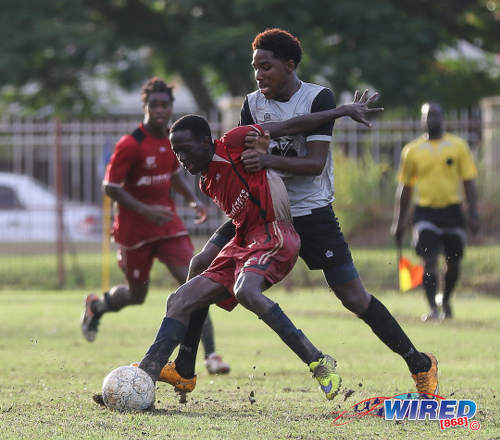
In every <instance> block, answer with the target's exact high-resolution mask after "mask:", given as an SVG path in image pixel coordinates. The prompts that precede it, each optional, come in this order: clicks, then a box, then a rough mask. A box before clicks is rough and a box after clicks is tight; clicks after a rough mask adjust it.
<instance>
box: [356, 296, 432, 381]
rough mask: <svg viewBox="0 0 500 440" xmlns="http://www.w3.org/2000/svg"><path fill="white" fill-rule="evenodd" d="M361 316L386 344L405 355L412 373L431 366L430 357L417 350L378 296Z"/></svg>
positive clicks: (372, 299) (373, 298) (425, 369)
mask: <svg viewBox="0 0 500 440" xmlns="http://www.w3.org/2000/svg"><path fill="white" fill-rule="evenodd" d="M360 318H361V319H362V320H363V321H365V322H366V323H367V324H368V325H369V326H370V328H371V329H372V331H373V333H375V334H376V335H377V336H378V338H379V339H380V340H381V341H382V342H383V343H384V344H385V345H387V346H388V347H389V348H390V349H391V350H392V351H393V352H395V353H397V354H399V355H401V356H402V357H403V359H404V360H405V362H406V363H407V365H408V368H409V369H410V371H411V373H412V374H416V373H419V372H421V371H427V370H428V369H429V368H430V366H431V364H430V360H429V358H428V357H427V356H426V355H425V354H424V353H421V352H419V351H417V349H416V348H415V347H414V346H413V344H412V343H411V341H410V339H409V338H408V336H406V333H405V332H404V331H403V329H402V328H401V327H400V325H399V324H398V322H397V321H396V320H395V319H394V317H393V316H392V315H391V314H390V312H389V310H387V308H386V307H385V306H384V305H383V304H382V303H381V302H380V301H379V300H378V299H377V298H375V297H374V296H372V298H371V300H370V304H369V305H368V310H367V311H366V312H365V314H364V315H363V316H360Z"/></svg>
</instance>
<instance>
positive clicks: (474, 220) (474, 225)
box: [467, 213, 479, 235]
mask: <svg viewBox="0 0 500 440" xmlns="http://www.w3.org/2000/svg"><path fill="white" fill-rule="evenodd" d="M467 227H468V228H469V230H470V231H471V233H472V235H477V233H478V232H479V215H478V214H477V213H476V214H473V215H472V214H469V215H468V217H467Z"/></svg>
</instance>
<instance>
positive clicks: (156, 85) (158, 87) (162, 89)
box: [141, 76, 174, 106]
mask: <svg viewBox="0 0 500 440" xmlns="http://www.w3.org/2000/svg"><path fill="white" fill-rule="evenodd" d="M151 93H166V94H167V95H168V96H169V97H170V101H171V102H174V93H173V87H170V86H168V85H167V83H166V82H165V81H163V80H162V79H160V78H158V77H157V76H155V77H153V78H151V79H150V80H148V82H146V84H144V85H143V86H142V89H141V101H142V105H143V106H146V103H147V102H148V99H149V95H151Z"/></svg>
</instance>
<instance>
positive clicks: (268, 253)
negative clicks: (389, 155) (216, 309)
mask: <svg viewBox="0 0 500 440" xmlns="http://www.w3.org/2000/svg"><path fill="white" fill-rule="evenodd" d="M375 97H376V96H374V97H370V98H368V95H367V93H365V94H363V95H362V97H361V98H360V100H359V102H356V101H357V99H355V103H353V104H351V105H348V106H340V107H338V108H336V109H332V110H328V111H325V112H318V113H314V114H310V115H306V116H301V117H297V118H293V119H291V120H288V121H284V122H272V123H264V124H261V125H253V126H244V127H238V128H236V129H233V130H231V131H229V132H228V133H226V134H225V135H224V136H223V137H222V138H221V139H219V140H216V141H215V142H212V137H211V131H210V128H209V126H208V123H207V122H206V120H205V119H203V118H202V117H200V116H195V115H188V116H185V117H183V118H181V119H179V120H178V121H176V122H175V123H174V124H173V125H172V128H171V132H170V140H171V143H172V148H173V151H174V152H175V154H176V156H177V158H178V159H179V161H180V162H181V163H182V166H183V167H184V168H186V169H187V170H188V171H189V172H190V173H191V174H198V173H201V180H200V187H201V189H202V190H203V191H204V192H205V193H206V194H208V195H209V196H210V197H211V198H212V199H213V200H214V202H215V203H216V204H217V205H218V206H219V207H220V208H221V209H223V210H224V212H225V213H226V214H227V215H228V216H229V217H230V218H231V219H232V221H233V223H234V225H235V227H236V235H235V236H234V238H233V239H232V240H231V241H230V242H229V243H228V244H227V245H226V246H225V247H224V248H223V249H222V250H221V252H220V253H219V254H218V256H217V257H216V258H215V260H214V261H213V262H212V264H211V265H210V266H209V268H208V269H207V270H206V271H205V272H203V273H202V274H201V275H199V276H196V277H194V278H193V279H191V280H189V281H188V282H187V283H186V284H184V285H183V286H181V287H180V288H179V289H178V290H177V291H176V292H175V293H174V294H172V295H170V296H169V298H168V301H167V313H166V316H165V318H164V319H163V322H162V324H161V327H160V329H159V331H158V334H157V336H156V339H155V341H154V342H153V344H152V346H151V347H150V348H149V350H148V352H147V353H146V355H145V357H144V358H143V360H142V361H141V363H140V364H139V367H140V368H142V369H144V370H145V371H146V372H147V373H148V374H149V375H150V376H151V377H152V378H153V380H155V381H156V380H158V378H159V376H160V372H161V370H162V369H163V367H164V365H165V364H166V363H167V360H168V358H169V357H170V355H171V354H172V351H173V350H174V348H175V347H176V346H177V345H178V344H179V343H181V342H182V341H183V339H184V338H185V337H186V334H187V333H188V331H189V322H190V317H191V316H192V313H194V312H196V311H198V310H201V309H203V308H206V307H207V306H208V305H209V304H213V303H217V304H218V305H219V306H221V307H223V308H225V309H227V310H232V308H234V307H235V305H236V304H237V303H238V302H239V303H241V305H243V306H244V307H245V308H247V309H249V310H250V311H252V312H254V313H255V314H256V315H257V316H258V317H259V318H260V319H262V320H263V321H264V322H265V323H266V324H267V325H268V326H269V327H271V328H272V329H273V330H274V331H275V332H276V333H277V334H278V335H279V336H280V338H281V339H282V340H283V342H285V344H286V345H288V347H290V348H291V349H292V350H293V351H294V352H295V353H296V354H297V355H298V356H299V357H300V359H301V360H302V361H304V362H305V363H306V364H307V365H308V366H309V369H310V371H311V372H312V373H313V375H314V377H316V379H317V380H318V382H319V383H320V386H321V389H322V390H323V392H324V393H325V395H326V397H327V398H328V399H332V398H333V397H334V396H335V395H336V394H337V393H338V390H339V388H340V382H341V379H340V376H339V375H338V374H337V373H336V372H335V365H336V362H335V360H334V359H333V358H332V357H330V356H328V355H324V354H323V353H321V352H320V351H319V350H318V349H317V348H316V347H315V346H314V345H313V344H312V343H311V342H310V341H309V340H308V339H307V338H306V337H305V335H304V334H303V333H302V332H301V331H300V330H298V329H297V328H296V327H295V326H294V324H293V323H292V322H291V321H290V319H289V318H288V317H287V316H286V315H285V314H284V313H283V311H282V310H281V309H280V307H279V305H278V304H276V303H274V302H273V301H272V300H270V299H269V298H268V297H266V296H265V295H264V294H263V291H264V290H265V289H267V288H268V287H270V286H271V285H272V284H274V283H276V282H278V281H280V280H281V279H282V278H283V277H284V276H285V275H286V274H287V273H288V272H289V271H290V270H291V268H292V267H293V265H294V263H295V261H296V260H297V256H298V252H299V249H300V239H299V237H298V234H297V233H296V232H295V230H294V228H293V225H292V219H291V214H290V208H289V204H288V197H287V191H286V188H285V186H284V184H283V181H282V180H281V178H280V177H279V176H278V175H277V174H276V173H275V172H274V171H272V170H261V171H259V172H256V173H252V174H250V173H248V172H246V171H245V169H244V167H243V163H242V161H241V153H242V152H243V150H244V144H245V137H246V135H247V134H248V132H249V131H257V132H258V133H259V134H260V135H262V136H264V130H269V133H268V134H267V139H269V135H271V136H277V135H285V134H294V133H299V132H303V131H306V130H308V129H311V128H314V127H315V126H319V125H321V123H324V122H326V121H327V120H330V119H335V118H337V117H340V116H344V115H349V116H351V117H353V118H354V119H356V120H358V121H360V122H363V123H366V124H367V125H369V123H368V122H367V121H366V120H365V119H364V117H365V115H366V113H367V112H372V111H379V110H380V109H368V108H367V104H369V103H370V102H373V100H374V98H375ZM266 148H267V147H264V151H265V149H266Z"/></svg>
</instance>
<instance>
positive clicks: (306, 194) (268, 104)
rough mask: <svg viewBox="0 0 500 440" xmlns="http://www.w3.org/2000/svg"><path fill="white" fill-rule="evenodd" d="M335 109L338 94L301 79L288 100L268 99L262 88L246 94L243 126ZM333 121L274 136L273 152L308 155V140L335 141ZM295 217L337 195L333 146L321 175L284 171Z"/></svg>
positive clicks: (283, 175) (295, 155)
mask: <svg viewBox="0 0 500 440" xmlns="http://www.w3.org/2000/svg"><path fill="white" fill-rule="evenodd" d="M331 108H335V97H334V95H333V92H332V91H331V90H330V89H327V88H325V87H322V86H319V85H317V84H310V83H305V82H301V86H300V88H299V90H297V92H295V93H294V95H293V96H292V97H291V98H290V99H289V100H288V101H286V102H280V101H275V100H273V99H271V100H268V99H266V98H264V95H262V93H261V92H260V91H259V90H256V91H255V92H253V93H250V94H249V95H247V96H246V98H245V102H244V104H243V108H242V109H241V119H240V125H251V124H256V123H257V124H259V123H263V122H270V121H285V120H287V119H290V118H293V117H295V116H300V115H304V114H308V113H314V112H318V111H322V110H328V109H331ZM332 130H333V121H332V122H331V123H328V124H325V125H323V126H321V127H319V128H318V129H316V130H313V131H311V132H309V133H302V134H299V135H294V136H283V137H280V138H277V139H272V140H271V143H270V145H269V152H270V153H271V154H277V155H281V156H287V157H303V156H305V155H306V154H307V142H309V141H325V142H331V140H332ZM279 174H280V175H281V177H282V178H283V181H284V183H285V186H286V189H287V191H288V198H289V200H290V206H291V211H292V216H293V217H299V216H303V215H309V214H311V210H312V209H314V208H322V207H324V206H327V205H329V204H330V203H331V202H332V201H333V199H334V197H333V162H332V152H331V150H330V149H329V150H328V155H327V158H326V163H325V167H324V169H323V172H322V173H321V174H320V175H319V176H296V175H292V174H290V173H286V172H281V171H279Z"/></svg>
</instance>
